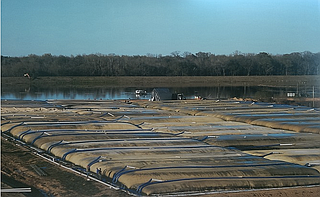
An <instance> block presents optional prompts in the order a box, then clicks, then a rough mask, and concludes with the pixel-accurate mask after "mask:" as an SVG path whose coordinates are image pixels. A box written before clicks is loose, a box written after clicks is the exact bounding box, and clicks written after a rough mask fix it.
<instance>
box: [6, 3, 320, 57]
mask: <svg viewBox="0 0 320 197" xmlns="http://www.w3.org/2000/svg"><path fill="white" fill-rule="evenodd" d="M1 50H2V51H1V54H2V55H9V56H26V55H28V54H37V55H42V54H44V53H51V54H53V55H78V54H91V53H102V54H109V53H115V54H117V55H145V54H147V53H151V54H162V55H168V54H170V53H171V52H173V51H180V52H181V53H183V52H185V51H188V52H191V53H196V52H199V51H202V52H211V53H215V54H227V55H228V54H231V53H233V52H234V51H236V50H238V51H241V52H243V53H259V52H261V51H265V52H268V53H272V54H284V53H291V52H296V51H298V52H303V51H311V52H320V0H50V1H49V0H1Z"/></svg>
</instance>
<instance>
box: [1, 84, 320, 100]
mask: <svg viewBox="0 0 320 197" xmlns="http://www.w3.org/2000/svg"><path fill="white" fill-rule="evenodd" d="M312 88H313V87H305V88H304V89H301V90H298V89H297V88H294V87H283V88H279V87H277V88H275V87H261V86H253V87H249V86H214V87H181V88H179V87H171V88H170V87H169V89H170V91H171V92H172V93H183V94H184V96H185V97H186V98H187V99H193V98H194V97H195V96H196V95H200V96H201V97H203V98H210V99H224V98H234V97H237V98H253V99H261V98H264V99H272V98H279V97H287V94H288V93H289V92H290V93H294V94H295V96H299V97H301V96H303V97H312V94H313V89H312ZM136 89H140V88H134V87H127V88H125V87H91V88H83V87H82V88H77V87H73V88H64V87H48V88H37V87H31V88H28V89H19V88H13V89H10V88H2V90H1V94H2V95H1V98H2V99H19V100H48V99H75V100H82V99H84V100H88V99H92V100H100V99H102V100H110V99H129V98H130V99H149V98H150V95H151V92H152V90H153V88H145V89H143V90H146V91H147V94H146V95H136V94H135V90H136ZM315 97H320V95H319V88H316V91H315Z"/></svg>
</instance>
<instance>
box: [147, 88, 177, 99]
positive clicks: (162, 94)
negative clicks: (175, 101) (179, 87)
mask: <svg viewBox="0 0 320 197" xmlns="http://www.w3.org/2000/svg"><path fill="white" fill-rule="evenodd" d="M171 99H172V93H171V92H170V90H169V89H168V88H154V89H153V90H152V93H151V99H150V100H151V101H161V100H171Z"/></svg>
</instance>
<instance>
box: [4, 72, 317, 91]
mask: <svg viewBox="0 0 320 197" xmlns="http://www.w3.org/2000/svg"><path fill="white" fill-rule="evenodd" d="M1 83H2V88H5V87H13V86H30V85H32V86H37V87H43V86H64V87H72V86H77V87H79V86H80V87H91V86H95V87H99V86H105V87H209V86H210V87H212V86H272V87H284V86H286V87H288V86H297V85H318V84H320V77H319V75H309V76H214V77H212V76H201V77H199V76H196V77H193V76H183V77H181V76H175V77H158V76H157V77H151V76H148V77H142V76H135V77H129V76H125V77H39V78H37V79H34V80H29V79H27V78H24V77H2V78H1Z"/></svg>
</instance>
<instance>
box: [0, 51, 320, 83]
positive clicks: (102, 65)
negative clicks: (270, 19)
mask: <svg viewBox="0 0 320 197" xmlns="http://www.w3.org/2000/svg"><path fill="white" fill-rule="evenodd" d="M319 65H320V52H318V53H312V52H309V51H305V52H294V53H290V54H283V55H272V54H268V53H266V52H261V53H258V54H253V53H241V52H238V51H236V52H234V53H233V54H230V55H215V54H212V53H207V52H198V53H196V54H192V53H189V52H184V53H182V54H180V52H178V51H175V52H172V53H171V54H170V55H166V56H162V55H152V54H147V55H144V56H140V55H138V56H126V55H121V56H120V55H115V54H108V55H103V54H90V55H77V56H73V55H71V56H63V55H59V56H53V55H51V54H44V55H41V56H39V55H34V54H31V55H28V56H24V57H8V56H1V76H2V77H20V76H23V75H24V74H25V73H28V74H29V75H30V76H31V77H34V78H36V77H40V76H265V75H317V74H320V73H319Z"/></svg>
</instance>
